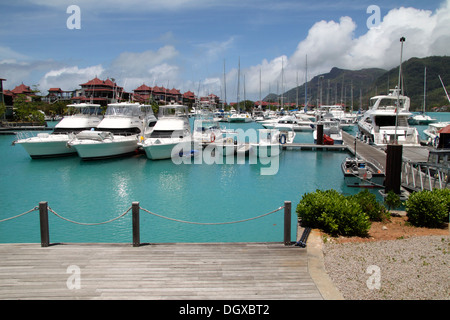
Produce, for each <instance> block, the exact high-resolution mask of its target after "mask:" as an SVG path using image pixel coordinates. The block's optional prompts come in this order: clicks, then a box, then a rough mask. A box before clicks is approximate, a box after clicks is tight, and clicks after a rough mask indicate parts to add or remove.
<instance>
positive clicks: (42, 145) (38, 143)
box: [15, 135, 77, 159]
mask: <svg viewBox="0 0 450 320" xmlns="http://www.w3.org/2000/svg"><path fill="white" fill-rule="evenodd" d="M68 141H69V136H68V135H47V137H46V138H41V137H39V136H37V137H32V138H27V139H21V140H18V141H17V142H15V144H20V145H21V146H22V147H23V148H24V149H25V151H26V152H27V153H28V154H29V155H30V157H31V158H32V159H39V158H52V157H64V156H72V155H76V153H77V152H76V150H73V149H70V148H68V147H67V142H68Z"/></svg>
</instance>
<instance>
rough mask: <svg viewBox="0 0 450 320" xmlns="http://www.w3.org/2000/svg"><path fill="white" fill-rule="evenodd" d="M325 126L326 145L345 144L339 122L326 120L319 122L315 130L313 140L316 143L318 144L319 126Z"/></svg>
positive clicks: (324, 140)
mask: <svg viewBox="0 0 450 320" xmlns="http://www.w3.org/2000/svg"><path fill="white" fill-rule="evenodd" d="M318 125H323V134H324V139H323V142H324V144H326V145H334V144H343V142H344V140H343V138H342V130H341V128H340V125H339V121H332V120H324V121H318V122H317V125H316V126H315V128H314V132H313V138H314V143H317V130H318V128H317V126H318Z"/></svg>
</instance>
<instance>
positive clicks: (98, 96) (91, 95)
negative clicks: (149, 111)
mask: <svg viewBox="0 0 450 320" xmlns="http://www.w3.org/2000/svg"><path fill="white" fill-rule="evenodd" d="M80 86H81V90H76V91H75V95H74V96H73V97H72V98H71V100H72V103H97V104H100V105H102V106H106V105H108V104H110V103H113V102H119V101H122V100H127V99H128V94H127V93H126V92H124V90H123V88H122V87H120V86H118V85H117V84H116V83H115V82H114V81H112V80H111V79H106V80H100V79H99V78H97V77H95V78H94V79H92V80H90V81H88V82H86V83H83V84H80Z"/></svg>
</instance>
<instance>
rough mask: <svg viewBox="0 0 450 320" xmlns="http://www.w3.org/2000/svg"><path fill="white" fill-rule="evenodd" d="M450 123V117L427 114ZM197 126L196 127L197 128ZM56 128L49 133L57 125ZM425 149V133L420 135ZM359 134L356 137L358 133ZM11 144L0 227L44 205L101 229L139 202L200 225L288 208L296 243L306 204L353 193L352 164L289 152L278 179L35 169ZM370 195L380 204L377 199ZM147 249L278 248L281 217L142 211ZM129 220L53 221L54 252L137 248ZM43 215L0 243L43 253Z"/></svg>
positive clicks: (70, 163) (5, 230)
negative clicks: (75, 246)
mask: <svg viewBox="0 0 450 320" xmlns="http://www.w3.org/2000/svg"><path fill="white" fill-rule="evenodd" d="M429 114H430V115H431V116H432V117H434V118H437V119H438V121H450V113H429ZM191 121H193V120H192V119H191ZM55 124H56V123H53V124H51V125H53V126H54V125H55ZM222 125H223V126H226V127H227V128H230V129H237V128H242V129H243V130H247V129H250V128H253V129H262V126H261V125H260V124H258V123H254V122H252V123H245V124H222ZM417 127H418V129H419V132H421V135H422V139H424V138H425V136H424V135H423V133H422V131H423V130H424V129H425V128H426V126H417ZM355 130H356V129H355ZM15 139H16V137H15V136H10V135H4V136H0V150H1V152H0V163H1V167H0V179H1V183H0V220H2V219H6V218H9V217H13V216H16V215H18V214H20V213H23V212H26V211H28V210H30V209H32V208H34V207H36V206H37V205H38V204H39V202H41V201H47V202H48V206H49V207H50V208H51V209H52V210H54V211H55V212H56V213H58V214H59V215H61V216H63V217H64V218H67V219H70V220H73V221H76V222H80V223H98V222H105V221H108V220H111V219H113V218H116V217H118V216H119V215H121V214H123V213H124V212H125V211H126V210H128V209H129V208H130V207H131V204H132V202H133V201H138V202H139V203H140V207H141V208H143V209H146V210H148V211H151V212H153V213H156V214H158V215H161V216H164V217H169V218H171V219H176V220H183V221H189V222H200V223H221V222H234V221H239V220H245V219H249V218H254V217H257V216H260V215H263V214H265V213H268V212H271V211H273V210H275V209H277V208H279V207H281V206H283V204H284V201H291V202H292V230H291V234H292V240H293V241H295V235H296V221H297V216H296V213H295V209H296V206H297V204H298V203H299V201H300V199H301V197H302V195H303V194H305V193H308V192H314V191H315V190H316V189H322V190H327V189H335V190H337V191H339V192H342V193H344V194H355V193H357V192H359V191H360V189H355V188H348V187H347V186H346V185H345V183H344V179H343V176H342V172H341V169H340V165H341V162H342V161H343V159H344V158H345V157H348V156H349V154H348V153H347V152H342V151H306V150H303V151H299V150H286V151H283V152H282V153H281V155H280V158H279V170H278V172H277V173H276V174H275V175H261V172H260V169H261V164H250V163H249V161H248V160H247V161H246V162H245V163H244V164H213V165H208V164H205V163H203V164H181V165H176V164H174V163H173V162H172V161H171V160H159V161H152V160H149V159H147V157H146V156H145V154H136V155H133V156H130V157H123V158H117V159H108V160H97V161H83V160H81V159H80V158H78V157H77V156H71V157H65V158H53V159H40V160H32V159H31V158H30V157H29V156H28V154H27V153H26V151H25V150H24V149H23V148H22V147H20V146H12V145H11V143H12V141H13V140H15ZM295 142H298V143H312V142H313V138H312V133H310V132H309V133H300V132H299V133H297V135H296V138H295ZM371 192H373V193H375V194H377V196H378V191H377V190H372V191H371ZM140 216H141V229H140V230H141V231H140V234H141V242H142V243H145V242H148V243H168V242H281V241H283V210H280V211H278V212H275V213H272V214H270V215H267V216H265V217H262V218H259V219H254V220H250V221H246V222H241V223H233V224H218V225H201V224H187V223H183V222H177V221H172V220H168V219H164V218H161V217H158V216H155V215H152V214H149V213H147V212H146V211H144V210H141V211H140ZM131 226H132V222H131V211H130V212H128V214H126V215H125V216H124V217H122V218H120V219H117V220H115V221H113V222H110V223H105V224H101V225H94V226H86V225H80V224H75V223H72V222H68V221H65V220H63V219H61V218H59V217H57V216H56V215H54V214H53V213H52V212H49V228H50V241H51V242H52V243H58V242H63V243H64V242H65V243H71V242H73V243H86V242H91V243H94V242H96V243H131V242H132V227H131ZM39 242H40V231H39V212H38V211H33V212H31V213H28V214H26V215H24V216H21V217H19V218H16V219H12V220H8V221H5V222H1V223H0V243H39Z"/></svg>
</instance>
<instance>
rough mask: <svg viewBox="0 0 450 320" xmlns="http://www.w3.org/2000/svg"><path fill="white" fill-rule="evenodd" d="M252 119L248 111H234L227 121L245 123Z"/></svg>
mask: <svg viewBox="0 0 450 320" xmlns="http://www.w3.org/2000/svg"><path fill="white" fill-rule="evenodd" d="M251 121H253V119H252V116H251V115H250V114H248V113H234V114H232V115H231V116H229V117H228V122H239V123H243V122H245V123H247V122H251Z"/></svg>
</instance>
